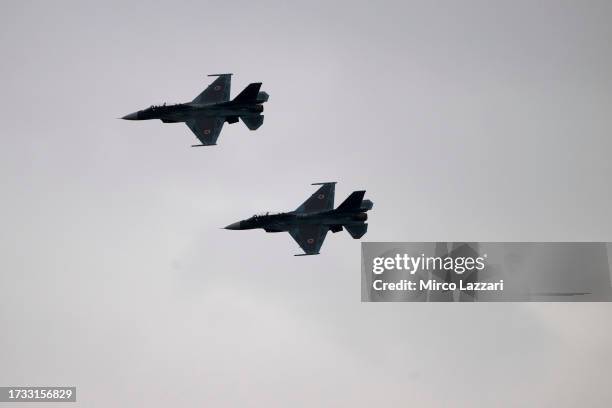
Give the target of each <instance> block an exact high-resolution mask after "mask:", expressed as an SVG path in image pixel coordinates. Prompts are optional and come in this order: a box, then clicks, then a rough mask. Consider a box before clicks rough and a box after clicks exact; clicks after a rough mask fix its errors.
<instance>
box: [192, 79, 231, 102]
mask: <svg viewBox="0 0 612 408" xmlns="http://www.w3.org/2000/svg"><path fill="white" fill-rule="evenodd" d="M209 76H215V75H209ZM217 76H218V78H217V79H215V81H214V82H213V83H212V84H210V85H208V88H206V89H205V90H204V91H202V93H201V94H199V95H198V96H196V97H195V99H194V100H193V103H202V104H212V103H219V102H227V101H229V98H230V86H231V82H232V74H219V75H217Z"/></svg>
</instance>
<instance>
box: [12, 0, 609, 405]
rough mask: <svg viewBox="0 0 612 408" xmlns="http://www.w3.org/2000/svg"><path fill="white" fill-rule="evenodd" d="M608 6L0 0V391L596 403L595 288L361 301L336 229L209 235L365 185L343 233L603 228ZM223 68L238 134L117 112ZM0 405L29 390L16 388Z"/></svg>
mask: <svg viewBox="0 0 612 408" xmlns="http://www.w3.org/2000/svg"><path fill="white" fill-rule="evenodd" d="M610 21H612V3H610V2H608V1H581V2H579V1H538V2H533V1H530V2H523V1H508V2H490V1H463V2H454V1H448V2H435V3H434V2H429V1H423V2H407V1H402V2H396V3H392V2H387V3H381V2H378V3H376V4H374V3H372V2H357V1H350V2H344V3H341V2H334V3H331V2H330V3H328V2H308V3H307V4H306V3H303V4H299V5H298V4H290V3H289V2H280V1H279V2H268V1H257V2H253V1H243V2H230V1H210V2H205V1H194V2H168V1H164V2H156V1H147V2H129V3H127V2H115V3H112V2H61V1H56V2H44V1H39V2H25V1H23V2H22V1H19V2H18V1H15V2H9V1H3V2H2V12H1V13H0V51H1V53H2V60H0V89H1V90H2V92H1V94H2V97H1V98H0V112H1V113H0V115H1V118H2V120H1V122H0V136H1V137H2V147H1V149H0V166H1V171H0V183H1V185H2V200H1V202H2V211H1V215H0V217H1V219H0V220H1V221H2V223H1V225H2V229H1V232H0V240H1V246H0V248H2V257H1V261H0V262H1V264H0V267H1V271H0V299H1V301H0V302H1V303H0V327H1V333H2V334H1V335H0V385H27V384H34V385H55V384H61V385H64V384H65V385H76V386H77V387H78V398H79V402H78V403H77V404H74V405H71V406H82V407H94V408H95V407H110V406H112V407H145V406H146V407H168V406H174V407H195V406H219V407H221V406H222V407H225V406H236V407H237V406H240V407H243V406H264V405H266V406H289V405H291V406H357V407H366V406H372V405H381V404H386V405H390V404H394V405H400V406H406V404H410V405H414V406H426V407H438V406H440V407H441V406H448V405H449V404H452V405H454V406H465V407H474V406H482V407H490V406H538V407H542V406H550V407H566V406H567V407H570V406H577V405H581V406H600V407H608V406H610V400H611V398H612V391H611V389H610V387H609V378H610V374H609V373H610V366H611V365H612V350H611V347H610V344H612V319H611V317H612V305H610V304H575V303H574V304H491V305H487V304H461V305H456V304H452V305H450V304H400V303H396V304H365V303H364V304H362V303H360V288H359V285H360V270H359V265H360V260H359V251H360V246H359V241H355V240H352V239H351V238H350V237H349V236H348V234H346V233H342V234H335V235H330V236H329V237H328V239H327V240H326V243H325V246H324V247H323V254H322V255H320V256H316V257H297V258H296V257H293V256H292V255H293V254H294V253H298V252H299V248H298V246H297V245H296V244H295V243H294V242H293V241H292V240H291V238H290V237H289V236H288V235H287V234H264V233H263V232H261V231H251V232H235V231H226V230H221V229H219V227H222V226H224V225H227V224H229V223H230V222H234V221H237V220H239V219H241V218H245V217H247V216H250V215H251V214H253V213H255V212H258V211H264V210H292V209H294V208H295V207H297V205H299V204H300V203H301V202H302V201H303V200H304V198H305V197H307V196H308V195H309V194H311V193H312V191H314V190H313V187H311V186H310V185H309V184H310V183H311V182H317V181H338V182H339V184H338V186H337V190H336V196H337V201H339V200H341V199H343V198H344V197H345V196H346V195H347V194H349V193H350V192H351V191H352V190H355V189H361V188H364V189H366V190H367V191H368V193H367V195H368V197H369V198H371V199H372V200H373V201H374V203H375V207H374V211H373V212H371V213H370V215H371V220H370V231H369V233H368V235H366V236H365V237H364V239H365V240H368V241H393V240H398V241H402V240H406V241H422V240H424V241H429V240H443V241H444V240H448V241H456V240H460V241H487V240H491V241H495V240H499V241H524V240H526V241H533V240H544V241H547V240H550V241H566V240H567V241H572V240H594V241H599V240H601V241H610V240H612V237H611V235H610V231H611V227H612V217H611V215H610V208H611V207H612V194H611V192H610V175H611V173H612V166H611V164H610V160H609V157H610V148H611V147H612V142H611V141H610V135H611V133H612V119H611V118H612V115H611V114H610V113H611V108H612V75H611V72H612V55H611V50H610V39H612V26H611V25H610ZM218 72H234V73H235V76H234V81H233V91H232V95H235V94H236V93H237V92H238V91H239V90H240V89H242V88H243V87H244V86H246V85H247V84H248V83H249V82H256V81H262V82H263V84H264V85H263V89H264V90H266V91H267V92H269V93H270V95H271V96H270V101H269V102H268V103H267V104H266V112H265V114H266V122H265V124H264V125H263V126H262V127H261V128H260V129H259V130H258V131H256V132H250V131H248V130H247V129H246V127H244V126H243V125H241V124H236V125H232V126H226V127H225V129H224V130H223V133H222V134H221V138H220V140H219V143H220V144H219V145H218V146H216V147H212V148H198V149H191V148H190V147H189V145H191V144H193V143H194V142H195V138H194V137H193V135H192V134H191V132H190V131H189V130H188V129H187V128H186V127H185V126H184V125H181V124H172V125H162V124H161V123H160V122H158V121H155V122H153V121H150V122H125V121H120V120H117V119H116V118H118V117H121V116H123V115H125V114H127V113H130V112H133V111H135V110H137V109H141V108H144V107H146V106H148V105H150V104H152V103H160V102H164V101H166V102H180V101H186V100H191V99H192V98H193V97H194V96H195V95H197V94H198V93H199V92H200V91H201V90H202V89H203V88H204V87H205V86H206V85H207V84H208V82H209V81H210V78H206V77H205V75H206V74H209V73H218ZM19 406H20V407H22V408H25V407H27V404H22V405H19Z"/></svg>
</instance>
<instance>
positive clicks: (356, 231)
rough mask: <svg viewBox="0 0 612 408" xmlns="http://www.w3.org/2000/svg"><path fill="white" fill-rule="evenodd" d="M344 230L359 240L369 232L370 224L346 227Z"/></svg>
mask: <svg viewBox="0 0 612 408" xmlns="http://www.w3.org/2000/svg"><path fill="white" fill-rule="evenodd" d="M344 228H346V231H347V232H348V233H349V234H351V237H353V238H354V239H359V238H361V237H363V236H364V235H365V233H366V232H368V224H357V225H345V226H344Z"/></svg>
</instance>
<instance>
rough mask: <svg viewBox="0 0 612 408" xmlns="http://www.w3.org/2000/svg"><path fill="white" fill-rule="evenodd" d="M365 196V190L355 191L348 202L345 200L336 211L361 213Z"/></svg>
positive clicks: (348, 198) (347, 199)
mask: <svg viewBox="0 0 612 408" xmlns="http://www.w3.org/2000/svg"><path fill="white" fill-rule="evenodd" d="M364 195H365V190H361V191H353V192H352V193H351V195H349V196H348V197H347V198H346V200H344V201H343V202H342V204H340V205H339V206H338V208H336V211H359V210H360V209H361V202H362V201H363V196H364Z"/></svg>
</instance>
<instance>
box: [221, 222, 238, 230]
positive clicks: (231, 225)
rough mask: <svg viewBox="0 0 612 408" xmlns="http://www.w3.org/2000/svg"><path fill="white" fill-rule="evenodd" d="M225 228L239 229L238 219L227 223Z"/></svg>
mask: <svg viewBox="0 0 612 408" xmlns="http://www.w3.org/2000/svg"><path fill="white" fill-rule="evenodd" d="M225 229H228V230H239V229H240V221H238V222H235V223H233V224H230V225H228V226H227V227H225Z"/></svg>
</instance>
